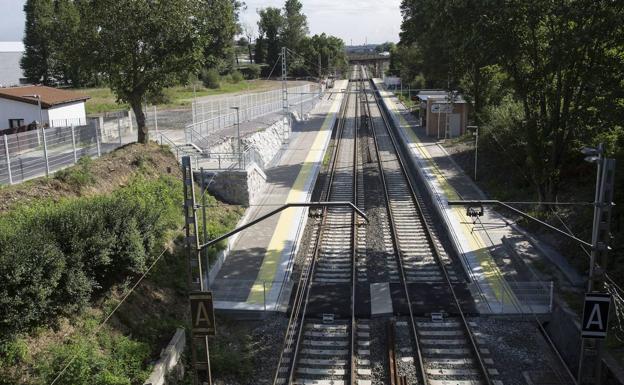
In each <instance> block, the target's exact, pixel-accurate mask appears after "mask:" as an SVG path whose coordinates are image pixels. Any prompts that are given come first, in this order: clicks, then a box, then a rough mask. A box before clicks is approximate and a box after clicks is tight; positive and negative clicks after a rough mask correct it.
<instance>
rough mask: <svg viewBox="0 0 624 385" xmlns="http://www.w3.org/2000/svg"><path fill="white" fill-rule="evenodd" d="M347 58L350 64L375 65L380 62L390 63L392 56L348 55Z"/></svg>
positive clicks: (371, 54) (373, 54) (374, 54)
mask: <svg viewBox="0 0 624 385" xmlns="http://www.w3.org/2000/svg"><path fill="white" fill-rule="evenodd" d="M347 58H348V59H349V63H350V64H356V63H357V64H375V63H379V62H382V63H383V62H390V55H380V54H377V53H348V54H347Z"/></svg>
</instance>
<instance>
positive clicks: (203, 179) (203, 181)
mask: <svg viewBox="0 0 624 385" xmlns="http://www.w3.org/2000/svg"><path fill="white" fill-rule="evenodd" d="M199 170H200V173H201V186H202V195H201V198H202V226H203V237H202V238H203V241H204V243H207V242H208V232H207V228H208V227H207V226H206V205H207V203H206V192H207V190H208V184H207V183H206V174H205V173H204V168H203V167H202V168H200V169H199ZM209 258H210V257H209V255H208V249H206V252H205V253H204V259H205V260H206V271H207V272H206V281H207V286H208V287H210V259H209Z"/></svg>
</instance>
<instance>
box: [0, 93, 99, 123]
mask: <svg viewBox="0 0 624 385" xmlns="http://www.w3.org/2000/svg"><path fill="white" fill-rule="evenodd" d="M87 99H89V96H87V95H84V94H82V93H79V92H75V91H68V90H62V89H58V88H52V87H46V86H24V87H9V88H0V130H3V129H7V128H17V127H21V126H27V125H29V124H31V123H33V122H43V124H44V125H46V126H50V127H59V126H70V125H75V126H78V125H84V124H87V117H86V112H85V101H86V100H87Z"/></svg>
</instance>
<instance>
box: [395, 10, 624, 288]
mask: <svg viewBox="0 0 624 385" xmlns="http://www.w3.org/2000/svg"><path fill="white" fill-rule="evenodd" d="M401 7H402V11H403V16H404V17H403V24H402V32H401V41H400V43H399V44H398V45H397V46H396V47H395V48H394V49H393V50H392V52H391V58H392V62H391V69H390V72H391V73H393V74H397V75H400V76H401V77H402V78H403V81H404V83H410V84H412V85H415V86H416V87H421V88H441V89H449V88H450V89H457V90H459V91H461V92H462V93H463V95H464V96H465V97H466V99H467V100H468V101H469V102H470V103H471V104H472V107H473V110H472V112H471V117H470V120H471V123H472V124H476V125H478V126H479V133H480V139H479V141H480V143H479V175H480V177H479V183H480V184H481V186H482V187H484V190H485V191H486V193H487V194H488V195H489V196H490V197H492V198H494V199H501V200H516V201H539V202H551V201H566V202H573V201H580V202H588V201H592V200H593V188H594V187H593V186H594V183H595V172H596V171H595V166H594V165H591V164H588V163H586V162H584V161H583V156H582V155H581V154H580V152H579V150H580V148H581V147H582V146H587V145H589V146H595V145H596V144H598V143H601V142H603V143H605V145H606V148H607V154H608V156H611V157H614V158H616V161H617V162H618V164H621V163H622V162H624V128H623V126H622V121H624V94H623V93H622V85H623V84H624V73H623V72H622V71H621V68H622V66H623V65H624V30H622V29H613V25H616V24H617V23H618V21H619V20H621V19H622V18H623V17H624V8H622V7H615V6H613V5H612V4H611V3H609V2H564V3H561V4H559V3H553V2H550V1H546V0H539V1H534V2H527V1H519V0H517V1H509V2H505V3H504V4H503V3H502V4H499V3H496V4H495V3H492V2H488V1H477V2H475V3H470V4H468V3H465V2H456V1H443V2H440V1H433V0H406V1H403V3H402V6H401ZM440 25H444V26H445V28H440ZM607 31H608V32H607ZM466 142H467V143H465V144H464V145H460V146H458V147H460V148H461V150H462V151H461V154H460V155H458V156H456V157H457V158H458V160H459V161H460V162H459V163H460V164H462V165H464V168H465V170H466V171H467V172H468V173H469V174H470V175H471V174H472V172H473V169H472V167H473V166H472V165H471V164H472V163H473V162H474V160H473V159H474V158H473V154H472V153H473V151H472V150H473V148H474V147H473V146H472V143H470V142H471V138H466ZM615 184H616V186H618V185H624V173H621V172H619V173H618V172H616V183H615ZM623 199H624V190H623V189H621V188H620V189H617V188H616V190H615V202H621V201H622V200H623ZM620 206H621V205H616V206H615V207H614V210H613V215H612V230H613V241H612V244H611V246H612V248H613V251H612V252H610V253H609V254H610V258H609V260H610V266H608V267H607V271H609V272H610V275H611V276H612V278H613V279H615V280H616V281H618V282H620V283H624V266H622V264H621V263H618V261H619V259H621V258H622V255H623V253H624V237H623V236H622V235H624V226H623V225H624V215H622V209H621V207H620ZM523 209H525V210H536V212H538V211H539V214H540V215H542V217H544V218H545V219H547V220H548V221H549V222H550V223H551V224H553V225H555V226H558V227H562V223H561V220H562V221H563V222H565V223H566V224H567V225H568V226H570V228H571V230H572V231H573V232H574V233H575V234H576V235H577V236H579V237H581V238H583V239H590V238H591V234H590V230H591V221H592V214H591V208H582V207H573V208H564V207H559V208H557V215H558V216H561V220H560V218H559V217H558V216H557V215H555V214H553V212H554V208H553V207H549V205H547V204H541V205H538V206H536V207H526V206H525V207H523ZM527 226H528V227H529V228H530V229H532V230H537V228H535V227H530V226H533V225H530V224H527ZM559 246H560V251H561V253H562V254H564V255H566V256H568V257H569V258H570V260H571V262H572V264H573V265H574V266H576V267H577V268H578V269H579V271H581V272H583V271H586V270H587V268H588V263H587V257H586V256H585V254H584V253H583V252H582V251H581V250H580V249H579V247H578V246H577V245H575V244H571V243H570V242H563V241H562V242H560V245H559Z"/></svg>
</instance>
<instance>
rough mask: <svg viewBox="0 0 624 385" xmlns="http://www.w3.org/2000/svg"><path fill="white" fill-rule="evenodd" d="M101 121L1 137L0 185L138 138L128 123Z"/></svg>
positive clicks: (64, 164)
mask: <svg viewBox="0 0 624 385" xmlns="http://www.w3.org/2000/svg"><path fill="white" fill-rule="evenodd" d="M98 122H99V121H98V120H91V122H89V124H86V125H80V126H66V127H49V128H45V129H41V128H39V129H36V130H31V131H26V132H20V133H16V134H11V135H3V136H2V137H0V184H5V185H6V184H15V183H21V182H23V181H25V180H28V179H32V178H36V177H38V176H42V175H50V174H51V173H53V172H55V171H58V170H60V169H62V168H64V167H67V166H71V165H73V164H76V163H77V162H78V159H80V158H82V157H83V156H90V157H96V156H100V155H101V154H104V153H107V152H110V151H112V150H114V149H116V148H118V147H120V146H122V145H124V144H127V143H131V142H134V141H136V132H134V133H133V132H132V131H133V130H132V126H131V125H129V124H128V123H127V122H125V123H123V124H122V122H120V121H117V124H115V125H114V126H113V125H108V126H106V125H105V126H102V127H101V128H100V127H99V126H100V124H99V123H98Z"/></svg>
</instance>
